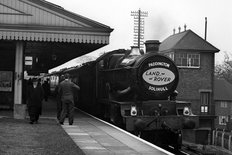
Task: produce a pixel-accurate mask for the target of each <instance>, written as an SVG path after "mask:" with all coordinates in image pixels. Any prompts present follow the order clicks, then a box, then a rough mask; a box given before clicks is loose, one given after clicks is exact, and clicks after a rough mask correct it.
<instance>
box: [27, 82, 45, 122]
mask: <svg viewBox="0 0 232 155" xmlns="http://www.w3.org/2000/svg"><path fill="white" fill-rule="evenodd" d="M27 97H28V98H27V99H28V101H27V107H28V113H29V116H30V124H33V123H38V120H39V115H41V114H42V100H43V97H44V91H43V88H42V86H41V83H40V79H35V80H33V82H32V81H31V80H29V81H28V89H27Z"/></svg>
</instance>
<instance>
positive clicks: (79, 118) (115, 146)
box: [62, 110, 171, 155]
mask: <svg viewBox="0 0 232 155" xmlns="http://www.w3.org/2000/svg"><path fill="white" fill-rule="evenodd" d="M62 127H63V128H64V130H65V131H66V132H67V133H68V135H69V136H70V137H71V138H72V139H73V140H74V142H75V143H76V144H77V145H78V146H79V147H80V149H81V150H82V151H83V152H84V153H86V154H88V155H108V154H134V155H136V154H144V155H154V154H157V155H161V154H162V155H165V154H166V155H167V154H171V153H169V152H168V151H166V150H163V149H161V148H159V147H157V146H155V145H153V144H150V143H148V142H146V141H144V140H142V139H140V138H138V137H136V136H134V135H132V134H130V133H128V132H125V131H124V130H122V129H120V128H117V127H115V126H113V125H111V124H109V123H107V122H104V121H101V120H99V119H97V118H95V117H92V116H89V115H87V114H85V113H83V112H81V111H79V110H76V117H75V120H74V125H72V126H70V125H68V122H67V121H66V122H65V123H64V125H62Z"/></svg>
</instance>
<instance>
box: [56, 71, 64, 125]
mask: <svg viewBox="0 0 232 155" xmlns="http://www.w3.org/2000/svg"><path fill="white" fill-rule="evenodd" d="M63 80H64V75H61V76H60V79H59V84H58V85H57V86H56V88H55V95H56V108H57V115H56V117H57V120H58V121H59V120H60V114H61V111H62V101H61V94H60V93H59V92H58V89H59V86H60V83H61V82H62V81H63Z"/></svg>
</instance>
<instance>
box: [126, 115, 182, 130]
mask: <svg viewBox="0 0 232 155" xmlns="http://www.w3.org/2000/svg"><path fill="white" fill-rule="evenodd" d="M124 121H125V124H126V127H127V128H126V130H128V131H134V130H145V131H149V130H161V129H164V128H170V127H171V128H170V129H171V130H178V129H182V125H183V124H182V122H183V116H175V117H173V116H156V117H154V116H136V117H133V116H124Z"/></svg>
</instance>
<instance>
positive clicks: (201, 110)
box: [159, 30, 219, 128]
mask: <svg viewBox="0 0 232 155" xmlns="http://www.w3.org/2000/svg"><path fill="white" fill-rule="evenodd" d="M159 52H160V53H164V54H165V55H167V56H169V57H170V58H172V59H173V60H174V61H175V63H176V65H177V66H178V68H179V79H180V80H179V84H178V87H177V91H178V96H177V99H178V100H184V101H189V102H191V105H192V110H193V111H192V112H193V113H194V114H195V115H199V119H200V121H199V123H200V124H199V127H202V128H204V127H209V128H214V119H215V103H214V66H215V53H217V52H219V49H217V48H216V47H214V46H213V45H212V44H210V43H209V42H207V41H206V40H205V39H203V38H201V37H200V36H199V35H197V34H196V33H194V32H193V31H191V30H185V31H183V32H179V33H176V34H173V35H171V36H169V37H168V38H167V39H165V40H164V41H163V42H162V43H161V44H160V47H159Z"/></svg>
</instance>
